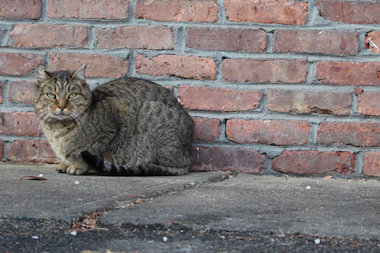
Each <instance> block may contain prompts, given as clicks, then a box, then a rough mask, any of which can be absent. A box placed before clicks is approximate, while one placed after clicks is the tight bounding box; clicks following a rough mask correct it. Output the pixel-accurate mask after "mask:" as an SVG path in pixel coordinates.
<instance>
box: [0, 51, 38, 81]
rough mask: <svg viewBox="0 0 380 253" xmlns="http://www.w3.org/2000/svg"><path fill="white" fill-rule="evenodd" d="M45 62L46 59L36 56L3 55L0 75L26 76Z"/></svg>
mask: <svg viewBox="0 0 380 253" xmlns="http://www.w3.org/2000/svg"><path fill="white" fill-rule="evenodd" d="M43 62H44V58H43V57H42V56H39V55H36V54H24V53H1V54H0V75H13V76H16V75H26V74H28V73H29V72H30V71H32V70H34V69H35V67H37V65H38V64H40V63H43Z"/></svg>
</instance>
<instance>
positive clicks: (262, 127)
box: [226, 119, 310, 145]
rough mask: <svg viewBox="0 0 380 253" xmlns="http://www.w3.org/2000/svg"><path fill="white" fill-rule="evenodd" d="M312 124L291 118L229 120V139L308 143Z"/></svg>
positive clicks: (275, 143)
mask: <svg viewBox="0 0 380 253" xmlns="http://www.w3.org/2000/svg"><path fill="white" fill-rule="evenodd" d="M309 131H310V124H309V123H307V122H305V121H291V120H244V119H230V120H227V126H226V134H227V139H228V140H230V141H233V142H236V143H244V144H246V143H260V144H272V145H295V144H307V142H308V137H309Z"/></svg>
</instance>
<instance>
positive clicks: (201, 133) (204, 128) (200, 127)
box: [193, 117, 220, 142]
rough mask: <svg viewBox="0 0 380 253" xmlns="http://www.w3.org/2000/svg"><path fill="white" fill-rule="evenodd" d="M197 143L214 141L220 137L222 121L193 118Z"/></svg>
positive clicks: (194, 135)
mask: <svg viewBox="0 0 380 253" xmlns="http://www.w3.org/2000/svg"><path fill="white" fill-rule="evenodd" d="M193 121H194V133H193V140H195V141H207V142H210V141H214V140H216V139H217V138H218V137H219V128H220V121H219V120H218V119H208V118H200V117H195V118H193Z"/></svg>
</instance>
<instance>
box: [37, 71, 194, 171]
mask: <svg viewBox="0 0 380 253" xmlns="http://www.w3.org/2000/svg"><path fill="white" fill-rule="evenodd" d="M85 69H86V65H83V66H81V67H80V68H79V69H77V70H76V71H74V72H70V71H58V72H47V71H46V69H45V66H43V65H39V66H38V67H37V68H36V85H35V99H34V108H35V112H36V114H37V115H38V117H39V118H40V120H41V124H42V127H43V130H44V133H45V135H46V137H47V139H48V141H49V142H50V144H51V146H52V148H53V150H54V151H55V152H56V154H57V155H58V156H59V157H60V158H61V159H62V162H61V163H60V164H59V165H58V167H57V170H58V172H62V173H68V174H71V175H82V174H85V173H87V172H88V171H89V169H96V170H98V171H101V172H103V173H106V174H113V175H114V174H116V175H119V174H123V175H183V174H186V173H187V172H188V170H189V164H190V150H191V139H192V129H193V121H192V119H191V117H190V116H189V114H188V113H187V112H186V111H185V109H183V107H182V106H181V105H180V104H179V103H178V102H177V100H176V98H175V97H174V96H173V94H172V92H171V91H169V90H168V89H166V88H164V87H162V86H160V85H158V84H155V83H153V82H150V81H147V80H143V79H137V78H120V79H116V80H113V81H110V82H108V83H105V84H103V85H100V86H98V87H96V88H95V89H94V90H93V91H91V90H90V88H89V87H88V85H87V84H86V79H85Z"/></svg>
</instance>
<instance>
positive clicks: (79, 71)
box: [72, 64, 87, 81]
mask: <svg viewBox="0 0 380 253" xmlns="http://www.w3.org/2000/svg"><path fill="white" fill-rule="evenodd" d="M86 66H87V65H86V64H83V65H82V66H80V67H79V68H78V69H77V70H75V71H74V72H73V74H72V77H73V78H77V79H79V80H81V81H85V80H86V78H85V77H84V73H85V72H86Z"/></svg>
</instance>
